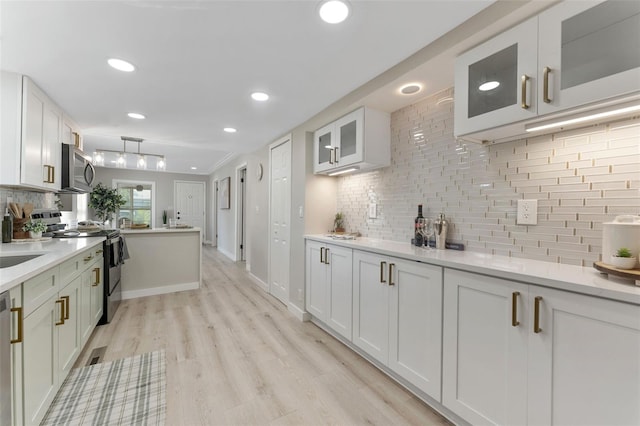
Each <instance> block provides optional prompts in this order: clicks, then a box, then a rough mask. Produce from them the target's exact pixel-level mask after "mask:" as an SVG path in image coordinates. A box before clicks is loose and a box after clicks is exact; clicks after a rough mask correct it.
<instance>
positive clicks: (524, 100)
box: [521, 74, 529, 109]
mask: <svg viewBox="0 0 640 426" xmlns="http://www.w3.org/2000/svg"><path fill="white" fill-rule="evenodd" d="M527 81H529V76H528V75H526V74H523V75H522V105H521V106H522V108H523V109H529V104H527Z"/></svg>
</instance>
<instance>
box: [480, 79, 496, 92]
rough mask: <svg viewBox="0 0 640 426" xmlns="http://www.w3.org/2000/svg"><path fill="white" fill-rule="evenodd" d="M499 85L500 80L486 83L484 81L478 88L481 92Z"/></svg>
mask: <svg viewBox="0 0 640 426" xmlns="http://www.w3.org/2000/svg"><path fill="white" fill-rule="evenodd" d="M498 86H500V82H499V81H487V82H486V83H482V84H481V85H480V87H478V90H480V91H481V92H488V91H489V90H493V89H495V88H496V87H498Z"/></svg>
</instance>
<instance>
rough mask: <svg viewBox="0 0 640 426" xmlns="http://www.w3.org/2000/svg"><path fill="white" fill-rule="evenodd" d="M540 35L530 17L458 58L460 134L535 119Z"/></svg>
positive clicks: (456, 108) (457, 91)
mask: <svg viewBox="0 0 640 426" xmlns="http://www.w3.org/2000/svg"><path fill="white" fill-rule="evenodd" d="M537 30H538V20H537V18H532V19H530V20H528V21H525V22H523V23H522V24H520V25H518V26H516V27H514V28H512V29H510V30H508V31H506V32H504V33H502V34H500V35H499V36H497V37H495V38H493V39H491V40H489V41H487V42H486V43H484V44H482V45H480V46H478V47H476V48H474V49H472V50H470V51H468V52H466V53H464V54H462V55H460V56H459V57H458V58H457V60H456V66H455V70H456V71H455V87H456V90H455V117H456V120H455V122H454V126H455V134H456V135H465V134H469V133H472V132H475V131H478V130H484V129H488V128H492V127H497V126H500V125H503V124H507V123H512V122H515V121H520V120H526V119H530V118H533V117H535V116H536V99H535V97H536V69H537V57H538V54H537Z"/></svg>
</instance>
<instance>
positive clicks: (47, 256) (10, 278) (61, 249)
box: [0, 237, 106, 293]
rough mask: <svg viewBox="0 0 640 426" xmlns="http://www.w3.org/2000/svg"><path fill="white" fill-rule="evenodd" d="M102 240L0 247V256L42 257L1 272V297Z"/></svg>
mask: <svg viewBox="0 0 640 426" xmlns="http://www.w3.org/2000/svg"><path fill="white" fill-rule="evenodd" d="M105 239H106V238H105V237H84V238H54V239H52V240H49V241H43V242H34V243H10V244H6V243H5V244H2V245H0V256H20V255H30V254H42V256H39V257H37V258H35V259H31V260H29V261H27V262H24V263H21V264H19V265H16V266H11V267H9V268H2V269H0V293H2V292H4V291H7V290H10V289H12V288H13V287H15V286H17V285H19V284H21V283H22V282H24V281H26V280H28V279H29V278H32V277H35V276H36V275H38V274H39V273H41V272H44V271H46V270H47V269H50V268H53V267H54V266H56V265H58V264H60V263H62V262H64V261H65V260H67V259H70V258H72V257H73V256H75V255H76V254H78V253H79V252H82V251H84V250H87V249H90V248H92V247H94V246H97V245H98V244H102V242H103V241H104V240H105Z"/></svg>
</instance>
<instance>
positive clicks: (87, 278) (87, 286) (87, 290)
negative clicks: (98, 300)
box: [80, 269, 95, 345]
mask: <svg viewBox="0 0 640 426" xmlns="http://www.w3.org/2000/svg"><path fill="white" fill-rule="evenodd" d="M93 274H94V272H92V270H91V269H88V270H86V271H84V272H83V273H82V275H81V276H80V280H81V284H80V287H81V288H80V339H81V342H82V345H84V344H85V343H86V342H87V340H89V336H91V332H92V331H93V328H94V327H95V323H93V317H92V315H91V307H92V305H93V304H92V299H91V295H92V293H93V292H92V290H91V289H92V287H91V284H92V276H93Z"/></svg>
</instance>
